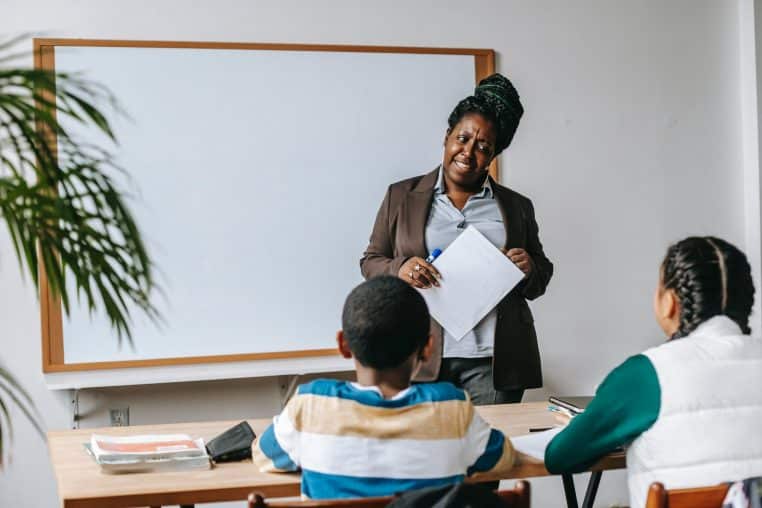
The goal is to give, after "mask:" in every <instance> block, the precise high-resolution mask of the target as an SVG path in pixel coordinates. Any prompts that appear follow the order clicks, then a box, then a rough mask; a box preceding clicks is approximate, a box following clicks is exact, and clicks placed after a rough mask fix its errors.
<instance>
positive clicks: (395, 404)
mask: <svg viewBox="0 0 762 508" xmlns="http://www.w3.org/2000/svg"><path fill="white" fill-rule="evenodd" d="M337 342H338V346H339V351H340V353H341V354H342V356H344V357H345V358H354V363H355V370H356V371H357V382H356V383H353V382H348V381H336V380H327V379H320V380H316V381H313V382H311V383H307V384H305V385H301V386H300V387H299V389H298V390H297V393H296V394H295V395H294V397H293V398H292V399H291V400H290V401H289V403H288V404H287V405H286V408H285V409H284V410H283V412H282V413H281V414H280V415H279V416H276V417H275V418H274V419H273V424H272V425H270V426H269V427H268V428H267V430H265V432H264V433H263V434H262V436H261V437H260V438H259V439H258V440H257V441H255V442H254V445H253V450H252V451H253V458H254V463H255V464H256V465H257V466H259V468H260V469H261V470H262V471H266V472H272V471H296V470H298V469H300V468H301V470H302V495H303V496H305V497H307V498H312V499H330V498H341V497H365V496H386V495H391V494H394V493H396V492H400V491H404V490H410V489H417V488H421V487H428V486H435V485H446V484H451V483H456V482H460V481H462V480H463V479H464V478H465V477H466V476H469V475H474V474H479V473H485V472H488V471H489V472H492V471H495V470H502V471H504V470H506V469H509V468H510V467H511V466H512V465H513V455H514V454H513V448H512V446H511V443H510V441H509V440H508V439H506V438H505V437H504V436H503V434H502V433H501V432H500V431H498V430H494V429H490V427H489V426H488V425H487V423H486V422H484V420H482V418H481V417H480V416H479V415H478V414H477V413H476V412H475V411H474V407H473V405H472V404H471V402H470V400H469V399H468V396H467V395H466V393H465V392H464V391H463V390H460V389H458V388H455V386H453V385H451V384H450V383H424V384H415V385H411V383H410V380H411V379H412V378H413V375H414V374H415V372H416V370H417V369H418V367H419V366H420V365H421V364H422V363H423V362H424V361H425V360H426V359H427V358H428V356H429V355H430V353H431V337H430V336H429V313H428V309H427V307H426V302H424V300H423V298H422V297H421V295H420V294H418V292H417V291H416V290H415V289H413V288H412V287H410V286H409V285H408V284H406V283H405V282H403V281H402V280H400V279H398V278H397V277H388V276H384V277H378V278H375V279H371V280H369V281H367V282H364V283H362V284H360V285H359V286H357V287H356V288H355V289H354V290H353V291H352V292H351V293H350V294H349V296H348V297H347V300H346V302H345V304H344V311H343V314H342V330H341V331H339V332H338V334H337Z"/></svg>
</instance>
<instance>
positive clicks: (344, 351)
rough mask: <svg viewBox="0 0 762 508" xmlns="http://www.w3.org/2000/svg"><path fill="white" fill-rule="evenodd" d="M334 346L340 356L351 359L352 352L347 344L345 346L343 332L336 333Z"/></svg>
mask: <svg viewBox="0 0 762 508" xmlns="http://www.w3.org/2000/svg"><path fill="white" fill-rule="evenodd" d="M336 345H337V346H338V347H339V353H340V354H341V356H343V357H344V358H346V359H349V358H352V350H351V349H349V344H347V341H346V339H345V338H344V330H339V331H338V332H336Z"/></svg>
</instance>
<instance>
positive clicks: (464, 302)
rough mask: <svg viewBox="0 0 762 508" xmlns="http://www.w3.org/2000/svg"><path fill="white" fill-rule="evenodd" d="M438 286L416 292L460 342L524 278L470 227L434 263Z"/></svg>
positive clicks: (500, 253) (433, 314)
mask: <svg viewBox="0 0 762 508" xmlns="http://www.w3.org/2000/svg"><path fill="white" fill-rule="evenodd" d="M433 264H434V266H436V268H437V270H439V273H440V274H441V275H442V280H441V286H439V287H436V286H434V287H431V288H428V289H424V290H419V291H420V293H421V294H422V295H423V298H424V299H425V300H426V304H427V305H428V306H429V312H430V313H431V315H432V316H433V317H434V319H436V320H437V322H439V324H441V325H442V326H443V327H444V328H445V330H447V331H448V332H450V335H452V336H453V337H454V338H455V340H460V339H462V338H463V336H464V335H466V334H467V333H468V332H469V331H471V330H472V329H473V328H474V326H476V325H477V323H479V321H481V320H482V319H483V318H484V316H486V315H487V314H488V313H489V312H490V311H491V310H492V309H493V308H494V307H495V305H497V304H498V303H499V302H500V300H502V299H503V297H505V295H507V294H508V292H509V291H510V290H511V289H513V288H514V287H515V286H516V284H518V283H519V282H521V280H522V279H523V278H524V272H522V271H521V270H520V269H519V268H518V267H517V266H516V265H514V264H513V263H512V262H511V260H510V259H508V258H507V257H506V256H505V254H503V253H502V252H500V250H499V249H497V248H496V247H495V246H494V245H492V243H490V241H489V240H487V239H486V238H485V237H484V235H482V234H481V233H479V231H478V230H477V229H476V228H475V227H473V226H469V227H468V228H466V230H465V231H463V233H461V234H460V236H458V238H456V239H455V241H454V242H452V243H451V244H450V245H449V247H447V249H445V251H444V252H443V253H442V255H440V256H439V257H438V258H437V259H436V260H435V261H434V263H433Z"/></svg>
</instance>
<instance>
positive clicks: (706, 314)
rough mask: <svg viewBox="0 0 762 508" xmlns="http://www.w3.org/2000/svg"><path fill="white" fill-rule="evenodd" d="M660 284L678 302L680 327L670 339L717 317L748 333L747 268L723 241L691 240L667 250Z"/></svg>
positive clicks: (750, 296)
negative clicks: (730, 321) (719, 316)
mask: <svg viewBox="0 0 762 508" xmlns="http://www.w3.org/2000/svg"><path fill="white" fill-rule="evenodd" d="M662 284H663V286H664V288H665V289H672V290H673V291H675V293H676V294H677V299H678V301H679V302H680V325H679V327H678V329H677V332H676V333H675V335H674V336H673V337H672V338H673V339H674V338H679V337H684V336H686V335H688V334H689V333H691V332H692V331H694V330H695V329H696V328H697V327H698V326H699V325H700V324H701V323H703V322H704V321H706V320H707V319H709V318H711V317H714V316H718V315H725V316H727V317H729V318H730V319H732V320H733V321H735V322H736V323H737V324H738V326H739V327H740V328H741V331H743V333H745V334H749V333H751V329H750V328H749V315H750V314H751V308H752V305H753V304H754V283H753V282H752V279H751V267H750V266H749V262H748V261H747V260H746V256H745V255H744V253H743V252H741V251H740V250H739V249H738V248H737V247H735V246H734V245H732V244H730V243H728V242H726V241H725V240H722V239H720V238H715V237H711V236H705V237H696V236H694V237H689V238H686V239H684V240H681V241H679V242H677V243H676V244H674V245H672V246H670V247H669V249H667V255H666V256H665V257H664V261H663V262H662Z"/></svg>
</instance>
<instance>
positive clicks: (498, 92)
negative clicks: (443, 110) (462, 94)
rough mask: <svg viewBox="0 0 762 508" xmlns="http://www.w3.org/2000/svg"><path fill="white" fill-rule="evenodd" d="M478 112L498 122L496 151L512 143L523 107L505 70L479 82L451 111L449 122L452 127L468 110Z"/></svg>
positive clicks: (496, 152) (468, 112)
mask: <svg viewBox="0 0 762 508" xmlns="http://www.w3.org/2000/svg"><path fill="white" fill-rule="evenodd" d="M471 113H477V114H480V115H482V116H484V117H485V118H487V119H488V120H489V121H491V122H492V123H493V124H494V126H495V131H496V140H495V155H497V154H499V153H500V152H502V151H503V150H505V149H506V148H508V145H510V144H511V141H512V140H513V135H514V134H515V133H516V129H517V128H518V126H519V121H520V120H521V116H522V115H523V114H524V107H523V106H522V105H521V101H520V100H519V94H518V92H517V91H516V88H514V86H513V84H511V82H510V81H509V80H508V78H506V77H505V76H503V75H502V74H492V75H491V76H487V77H486V78H484V79H483V80H481V81H480V82H479V84H478V85H477V86H476V89H475V90H474V95H470V96H468V97H466V98H465V99H463V100H462V101H460V102H459V103H458V105H457V106H455V109H454V110H453V111H452V113H450V117H449V118H448V119H447V123H448V125H449V126H450V129H452V128H453V127H455V126H456V125H457V124H458V122H460V120H461V119H462V118H463V117H464V116H465V115H467V114H471Z"/></svg>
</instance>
